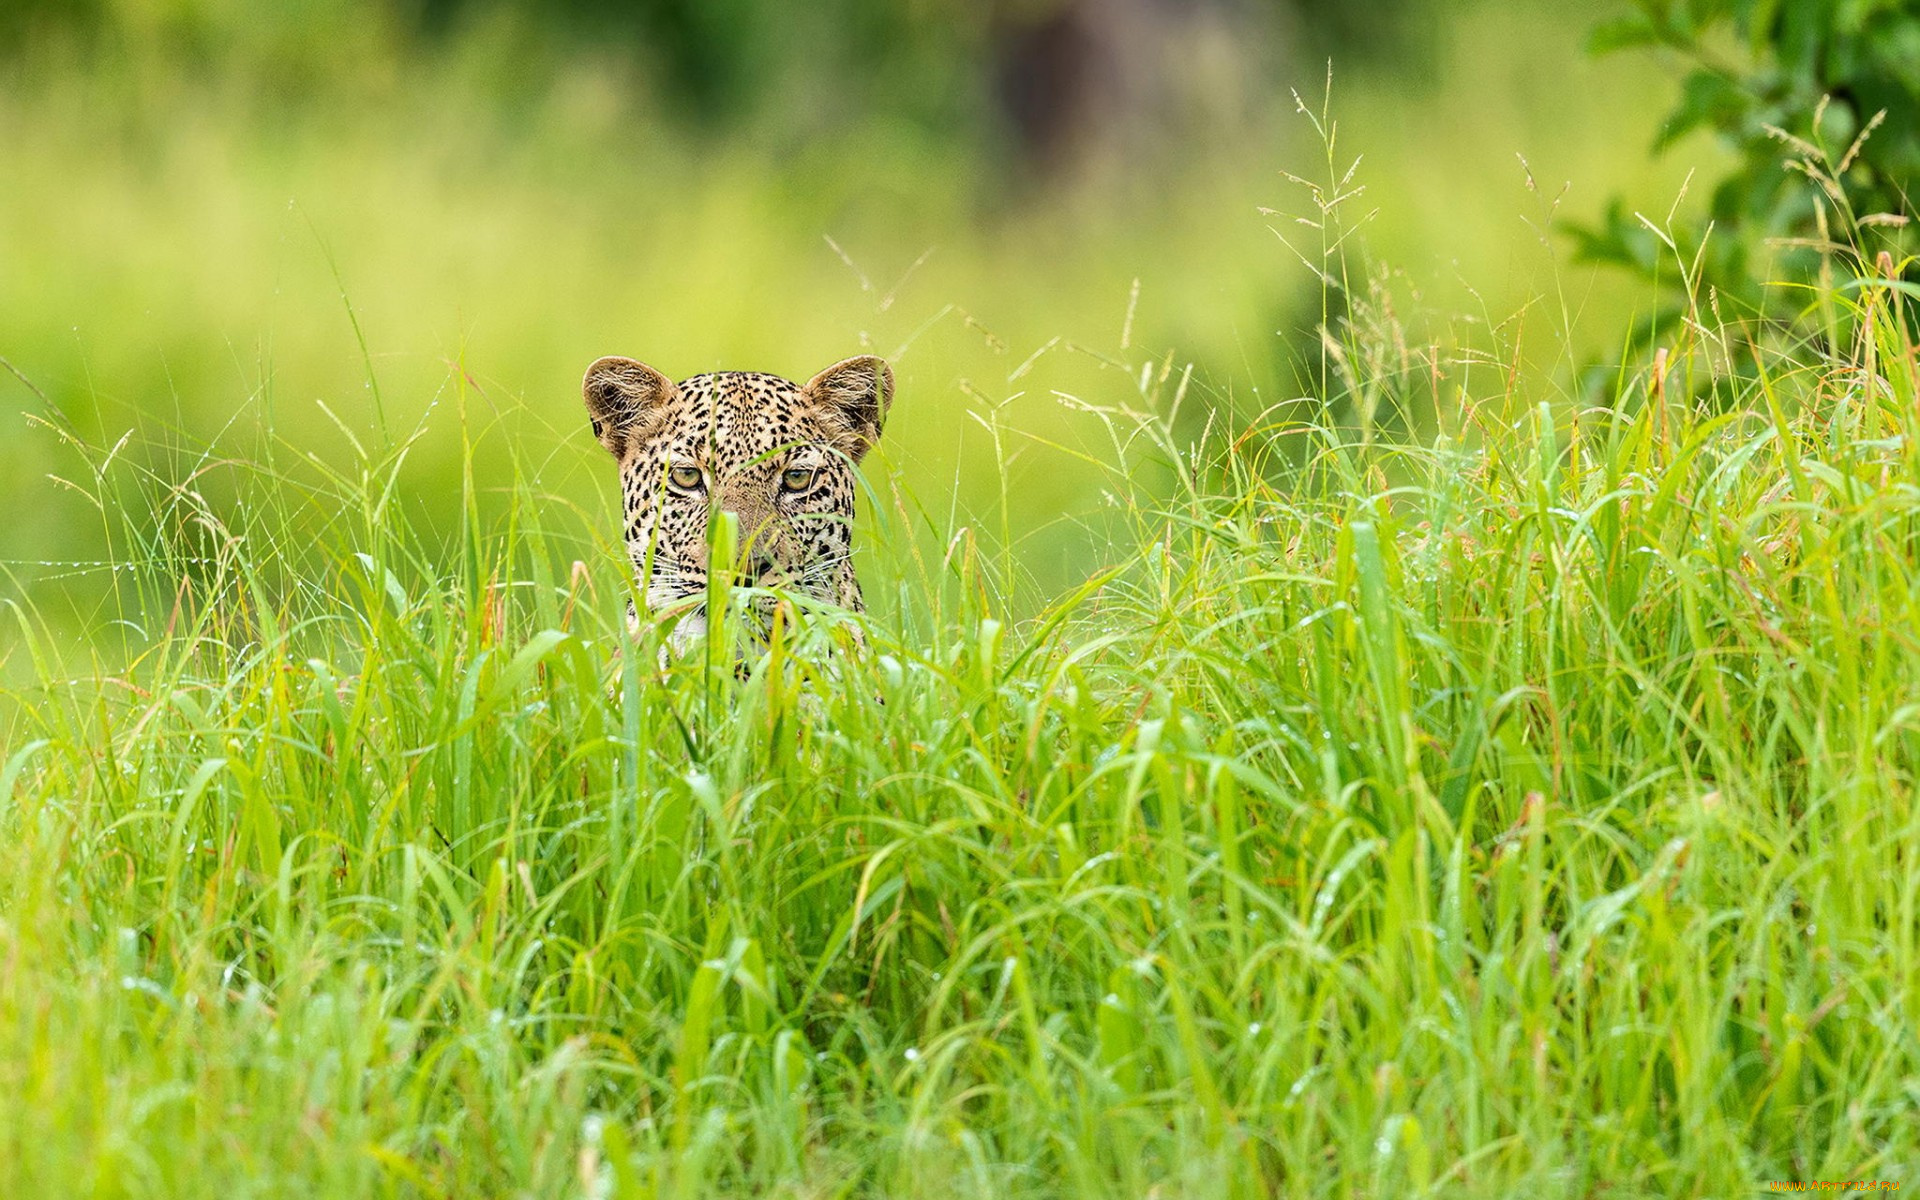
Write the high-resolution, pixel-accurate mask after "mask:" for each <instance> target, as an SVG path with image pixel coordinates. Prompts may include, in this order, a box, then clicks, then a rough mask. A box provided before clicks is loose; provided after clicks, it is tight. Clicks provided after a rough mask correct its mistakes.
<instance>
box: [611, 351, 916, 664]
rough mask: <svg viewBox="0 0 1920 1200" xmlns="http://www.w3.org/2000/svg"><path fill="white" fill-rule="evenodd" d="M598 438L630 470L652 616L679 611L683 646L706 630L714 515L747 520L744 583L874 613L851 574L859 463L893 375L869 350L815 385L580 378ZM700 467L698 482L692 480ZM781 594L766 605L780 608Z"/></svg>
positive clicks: (638, 572)
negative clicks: (867, 608)
mask: <svg viewBox="0 0 1920 1200" xmlns="http://www.w3.org/2000/svg"><path fill="white" fill-rule="evenodd" d="M581 390H582V393H583V394H584V396H585V398H586V402H587V415H588V416H589V417H590V418H591V419H592V422H593V432H594V436H595V437H597V438H599V439H600V442H601V444H602V445H604V446H605V447H606V448H607V450H608V451H609V452H610V453H611V454H612V455H613V457H614V459H615V461H617V462H618V463H619V464H620V492H621V498H622V502H623V508H624V511H625V520H626V530H625V533H626V544H627V554H628V557H629V558H630V559H631V560H632V562H633V568H634V572H635V577H636V579H638V581H639V585H640V587H641V589H642V595H643V596H644V598H645V603H646V606H647V609H648V611H649V612H654V613H660V612H667V611H671V610H679V611H681V612H682V613H683V614H684V615H682V616H681V618H680V619H679V621H678V622H677V623H676V624H675V626H674V629H673V633H672V635H671V637H670V639H669V640H670V645H671V646H672V648H673V649H674V650H675V651H678V650H680V649H682V648H684V646H685V645H686V643H687V641H688V640H690V639H691V638H693V637H694V636H696V635H698V634H700V633H702V632H704V631H705V629H706V614H705V612H704V610H703V608H702V606H701V603H700V602H701V600H702V599H703V598H704V597H705V595H706V590H707V578H708V572H709V570H710V569H711V566H712V564H710V563H709V561H708V559H709V557H710V555H709V547H708V541H707V526H708V519H709V515H710V512H711V510H712V508H713V507H714V506H715V505H716V504H717V505H718V506H719V507H720V509H721V510H723V511H726V512H730V513H732V514H734V516H735V517H736V518H737V520H738V522H739V530H740V543H741V547H740V550H741V553H740V561H739V563H737V564H734V571H735V578H736V579H738V580H739V581H740V582H742V583H746V584H751V585H755V586H761V587H775V588H780V589H784V590H786V591H789V592H793V593H796V594H801V595H808V596H812V597H814V598H816V599H819V600H823V601H826V602H828V603H831V604H837V605H839V606H840V607H842V608H846V609H851V610H852V611H854V612H861V611H863V610H864V604H863V602H862V599H861V596H860V581H859V580H858V579H857V578H855V576H854V571H853V558H852V549H853V505H854V468H855V467H856V466H857V465H858V464H859V462H860V459H861V458H862V457H863V456H864V455H865V454H866V452H867V450H868V449H869V448H871V447H872V445H873V443H874V442H876V441H878V440H879V438H880V429H881V426H882V425H883V424H884V423H885V421H886V414H887V407H888V405H889V404H890V403H891V402H892V400H893V372H892V371H890V370H889V369H888V368H887V364H886V363H884V362H882V361H881V360H879V359H878V358H874V357H873V356H871V355H862V356H859V357H857V358H849V359H847V360H846V361H844V362H840V363H836V364H835V365H833V366H831V367H828V368H827V369H826V370H824V371H822V372H820V374H818V375H816V376H814V377H813V378H812V379H811V380H809V381H808V382H807V383H806V384H805V385H800V384H795V383H792V382H790V381H788V380H785V379H782V378H780V377H779V376H777V375H762V374H758V373H756V372H752V371H717V372H714V373H713V374H709V375H695V376H694V377H692V378H691V379H685V380H682V381H680V382H679V383H674V382H672V381H670V380H669V379H667V377H666V376H664V375H662V374H660V372H658V371H656V370H654V369H653V368H652V367H649V366H647V365H646V364H645V363H641V362H636V361H634V360H633V359H630V358H619V357H610V358H602V359H600V360H598V361H597V362H595V363H594V364H593V365H592V366H591V367H588V368H587V375H586V379H585V380H584V381H583V382H582V388H581ZM696 469H697V471H698V483H697V484H695V483H693V482H692V472H693V471H694V470H696ZM772 603H773V602H772V600H771V598H767V599H766V600H764V601H761V602H759V604H760V608H761V611H762V612H763V613H766V614H770V613H771V610H772Z"/></svg>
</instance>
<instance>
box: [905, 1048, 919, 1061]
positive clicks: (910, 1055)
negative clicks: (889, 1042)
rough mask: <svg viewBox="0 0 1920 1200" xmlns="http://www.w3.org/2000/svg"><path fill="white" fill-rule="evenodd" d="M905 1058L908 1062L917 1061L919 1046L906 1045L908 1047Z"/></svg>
mask: <svg viewBox="0 0 1920 1200" xmlns="http://www.w3.org/2000/svg"><path fill="white" fill-rule="evenodd" d="M906 1059H907V1061H908V1062H919V1061H920V1048H919V1047H918V1046H908V1047H907V1054H906Z"/></svg>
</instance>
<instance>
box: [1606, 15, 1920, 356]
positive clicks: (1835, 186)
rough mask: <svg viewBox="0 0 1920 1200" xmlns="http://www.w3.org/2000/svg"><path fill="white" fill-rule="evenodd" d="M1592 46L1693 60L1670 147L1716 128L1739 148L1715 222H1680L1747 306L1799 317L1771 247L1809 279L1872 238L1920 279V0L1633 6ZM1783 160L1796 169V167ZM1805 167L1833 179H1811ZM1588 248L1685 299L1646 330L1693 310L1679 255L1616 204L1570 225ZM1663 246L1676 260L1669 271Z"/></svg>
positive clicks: (1708, 276)
mask: <svg viewBox="0 0 1920 1200" xmlns="http://www.w3.org/2000/svg"><path fill="white" fill-rule="evenodd" d="M1590 48H1591V49H1592V50H1593V52H1595V53H1597V54H1605V53H1610V52H1613V51H1618V50H1622V49H1628V48H1644V49H1659V50H1664V51H1666V52H1668V53H1670V54H1672V55H1674V56H1675V57H1677V58H1678V59H1679V60H1680V61H1681V62H1682V63H1683V64H1684V65H1685V68H1686V74H1685V77H1684V80H1683V83H1682V86H1681V93H1680V100H1679V103H1678V104H1677V105H1676V106H1675V108H1674V110H1673V112H1672V114H1671V115H1670V116H1669V117H1668V119H1667V122H1666V124H1665V126H1664V127H1663V128H1662V129H1661V130H1660V133H1659V136H1658V137H1657V138H1656V139H1655V140H1654V147H1653V148H1654V151H1655V153H1658V152H1660V151H1662V150H1664V149H1666V148H1667V147H1669V146H1671V145H1672V144H1673V143H1674V142H1676V141H1678V140H1679V139H1680V138H1682V137H1684V136H1685V135H1687V134H1688V133H1690V132H1692V131H1694V130H1696V129H1710V130H1712V131H1714V132H1715V133H1716V134H1718V135H1719V137H1720V138H1721V140H1722V141H1723V142H1725V143H1726V144H1727V145H1728V146H1729V147H1730V148H1732V150H1733V151H1734V152H1735V153H1736V154H1737V155H1738V157H1739V165H1738V166H1737V167H1736V168H1735V169H1734V171H1733V172H1732V173H1731V174H1729V175H1728V176H1727V177H1726V178H1725V179H1723V180H1721V181H1720V182H1719V183H1718V184H1717V185H1716V186H1715V188H1714V191H1713V195H1712V199H1711V203H1710V207H1709V214H1708V215H1709V220H1710V221H1711V224H1712V230H1711V236H1709V235H1708V230H1707V229H1706V228H1704V227H1692V228H1682V229H1678V230H1675V231H1674V233H1675V234H1676V235H1677V238H1676V241H1677V243H1678V245H1679V247H1680V250H1681V253H1682V254H1683V255H1685V256H1687V258H1688V260H1689V262H1691V261H1692V259H1693V256H1695V255H1696V254H1698V255H1699V261H1700V271H1699V279H1698V280H1697V281H1696V283H1697V285H1698V286H1699V287H1700V289H1701V296H1702V298H1703V299H1704V295H1705V289H1706V288H1709V287H1710V288H1712V289H1713V290H1714V291H1715V292H1716V293H1717V294H1718V295H1719V296H1720V297H1721V298H1723V299H1733V300H1736V301H1737V302H1738V303H1739V304H1740V305H1741V306H1742V307H1743V308H1744V309H1746V310H1747V311H1749V312H1753V313H1758V314H1764V315H1770V316H1775V317H1789V316H1791V315H1792V313H1793V312H1794V310H1795V309H1797V308H1798V307H1799V306H1800V304H1801V303H1802V299H1801V295H1800V293H1798V292H1797V291H1796V290H1793V289H1782V288H1768V287H1767V286H1766V284H1767V282H1768V281H1767V280H1764V279H1762V278H1761V277H1760V274H1761V268H1760V267H1759V265H1758V264H1759V262H1760V261H1761V260H1762V257H1763V251H1764V250H1765V249H1766V247H1767V246H1768V244H1769V243H1771V244H1772V245H1774V246H1775V247H1777V248H1778V249H1779V250H1780V253H1779V256H1778V259H1777V268H1778V270H1779V271H1780V273H1781V277H1782V278H1784V279H1787V280H1792V279H1797V278H1805V277H1806V274H1807V272H1808V271H1810V270H1811V269H1813V267H1814V266H1815V264H1816V263H1817V262H1818V261H1819V259H1820V257H1821V254H1822V251H1823V247H1824V246H1825V245H1827V244H1829V243H1830V242H1831V240H1832V239H1843V240H1844V239H1871V241H1872V243H1873V244H1872V245H1859V246H1857V247H1856V248H1857V249H1859V250H1861V251H1863V252H1865V253H1866V254H1867V255H1868V256H1869V257H1870V256H1871V254H1872V253H1873V252H1874V251H1877V250H1880V249H1885V250H1888V251H1889V252H1890V253H1891V254H1892V257H1893V261H1894V262H1895V263H1896V264H1897V267H1898V269H1902V270H1905V271H1907V272H1908V273H1911V272H1912V271H1913V262H1912V259H1911V251H1912V247H1913V245H1914V240H1913V236H1912V232H1913V231H1912V226H1911V225H1910V223H1909V218H1910V216H1911V213H1912V204H1911V198H1912V197H1911V188H1912V184H1913V181H1914V179H1915V178H1916V176H1920V0H1846V2H1845V3H1841V2H1837V0H1632V3H1631V11H1629V12H1627V13H1626V14H1624V15H1621V16H1619V17H1617V18H1615V19H1613V20H1609V21H1606V22H1604V23H1602V24H1601V25H1599V26H1597V27H1596V28H1595V29H1594V31H1593V33H1592V36H1591V40H1590ZM1783 167H1785V168H1787V169H1783ZM1796 168H1797V170H1798V171H1799V172H1801V173H1805V174H1811V175H1815V176H1822V177H1825V178H1826V179H1827V180H1828V181H1829V182H1828V183H1827V184H1810V183H1809V182H1807V180H1806V179H1804V178H1797V177H1796V174H1795V169H1796ZM1572 232H1573V235H1574V237H1575V238H1576V239H1577V241H1578V243H1579V247H1580V250H1581V252H1582V253H1583V255H1584V256H1585V257H1587V258H1588V259H1590V260H1593V261H1599V262H1607V263H1614V264H1617V265H1620V266H1624V267H1627V268H1629V269H1632V270H1635V271H1637V272H1640V273H1642V274H1645V275H1649V276H1663V277H1665V278H1667V279H1668V280H1670V281H1671V282H1672V285H1673V290H1672V291H1671V292H1670V294H1671V295H1672V303H1671V305H1670V307H1669V308H1667V309H1666V310H1665V311H1664V312H1662V313H1658V314H1656V315H1655V316H1654V317H1652V318H1650V319H1649V320H1648V322H1647V323H1645V324H1644V325H1643V327H1642V328H1641V329H1640V330H1639V331H1638V334H1639V336H1640V338H1641V339H1642V340H1643V341H1644V340H1645V339H1648V338H1651V337H1654V336H1657V334H1658V331H1659V330H1661V329H1663V328H1665V327H1666V326H1667V325H1668V323H1669V322H1671V321H1672V320H1674V319H1675V318H1676V317H1677V316H1678V315H1679V314H1680V313H1681V312H1683V311H1684V308H1685V304H1686V297H1685V296H1684V295H1683V294H1680V292H1679V289H1680V288H1682V287H1683V286H1684V281H1682V280H1674V279H1673V278H1672V277H1673V275H1674V272H1673V271H1672V269H1671V266H1670V264H1671V252H1670V251H1663V247H1662V244H1661V241H1660V238H1659V237H1658V236H1657V235H1656V234H1655V233H1654V232H1653V231H1652V230H1650V229H1649V228H1647V226H1646V225H1645V224H1643V223H1642V222H1641V221H1639V220H1638V219H1636V218H1635V217H1633V216H1630V215H1629V214H1628V211H1627V207H1626V205H1625V203H1624V202H1622V201H1620V200H1615V201H1614V202H1613V204H1612V206H1611V208H1610V211H1609V212H1608V214H1607V216H1606V218H1605V219H1604V220H1603V221H1602V222H1601V223H1599V224H1598V225H1595V226H1590V227H1577V228H1574V229H1573V230H1572ZM1663 254H1664V255H1665V256H1666V262H1667V264H1668V265H1667V266H1666V268H1665V269H1664V271H1663V267H1662V260H1663Z"/></svg>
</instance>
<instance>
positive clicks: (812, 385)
mask: <svg viewBox="0 0 1920 1200" xmlns="http://www.w3.org/2000/svg"><path fill="white" fill-rule="evenodd" d="M802 390H803V391H804V392H805V393H806V396H807V399H808V400H809V401H811V402H812V404H813V406H814V408H815V409H816V410H817V411H818V412H819V414H820V417H821V419H822V420H823V421H825V422H826V424H827V425H828V427H829V428H830V429H832V430H833V432H834V433H835V434H836V435H837V436H836V437H835V439H834V440H835V441H836V442H837V443H838V444H839V446H840V448H841V449H842V450H844V451H846V453H847V456H848V457H849V458H851V459H853V461H855V462H859V461H860V459H861V458H862V457H863V456H864V455H865V454H866V452H867V451H868V450H869V449H871V448H872V447H873V444H874V443H875V442H877V441H879V440H880V430H881V427H882V426H884V425H885V424H886V422H887V406H888V405H890V404H892V403H893V371H892V370H890V369H889V368H888V367H887V364H886V363H885V362H882V361H881V360H880V359H878V358H875V357H874V356H873V355H871V354H861V355H856V356H855V357H853V358H849V359H847V360H846V361H844V362H837V363H835V364H833V365H832V366H830V367H828V368H827V369H826V370H824V371H822V372H820V373H819V374H818V375H815V376H814V377H813V378H812V379H809V380H808V381H807V386H806V387H805V388H804V389H802Z"/></svg>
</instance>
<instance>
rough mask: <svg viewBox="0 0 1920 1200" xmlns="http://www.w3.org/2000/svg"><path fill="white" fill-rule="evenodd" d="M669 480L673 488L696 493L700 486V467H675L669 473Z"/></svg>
mask: <svg viewBox="0 0 1920 1200" xmlns="http://www.w3.org/2000/svg"><path fill="white" fill-rule="evenodd" d="M667 479H668V480H669V481H670V482H671V483H672V484H673V486H675V487H677V488H680V489H681V490H683V491H688V492H691V491H694V490H696V489H698V488H699V486H700V468H699V467H674V468H673V469H672V470H670V471H668V472H667Z"/></svg>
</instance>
